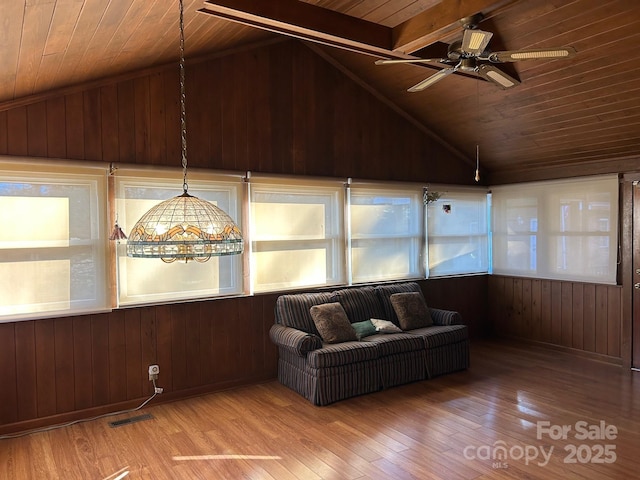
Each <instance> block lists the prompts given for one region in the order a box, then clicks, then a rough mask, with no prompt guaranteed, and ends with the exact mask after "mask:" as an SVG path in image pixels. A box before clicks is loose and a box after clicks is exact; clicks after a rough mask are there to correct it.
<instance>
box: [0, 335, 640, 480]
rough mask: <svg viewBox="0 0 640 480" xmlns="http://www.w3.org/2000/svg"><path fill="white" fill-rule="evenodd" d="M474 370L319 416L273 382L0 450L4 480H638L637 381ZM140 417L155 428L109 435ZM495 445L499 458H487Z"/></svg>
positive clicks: (598, 372)
mask: <svg viewBox="0 0 640 480" xmlns="http://www.w3.org/2000/svg"><path fill="white" fill-rule="evenodd" d="M471 358H472V367H471V369H470V370H468V371H466V372H460V373H456V374H453V375H448V376H445V377H440V378H437V379H433V380H429V381H424V382H418V383H414V384H410V385H405V386H401V387H396V388H392V389H389V390H385V391H382V392H378V393H375V394H371V395H366V396H362V397H357V398H353V399H349V400H346V401H342V402H339V403H336V404H333V405H330V406H328V407H314V406H312V405H311V404H310V403H308V402H307V401H306V400H304V399H303V398H302V397H300V396H298V395H297V394H295V393H294V392H292V391H290V390H288V389H287V388H285V387H283V386H281V385H280V384H279V383H277V382H276V381H271V382H267V383H264V384H259V385H253V386H249V387H243V388H238V389H234V390H229V391H226V392H220V393H215V394H210V395H206V396H202V397H198V398H193V399H188V400H183V401H179V402H175V403H166V404H160V405H155V406H153V405H152V404H150V405H148V406H147V407H145V408H144V409H142V410H141V411H139V412H135V413H130V414H126V415H121V416H119V417H110V418H107V419H100V420H95V421H91V422H86V423H81V424H77V425H73V426H70V427H65V428H62V429H57V430H52V431H48V432H41V433H35V434H31V435H28V436H23V437H19V438H13V439H4V440H0V478H2V479H19V480H23V479H56V478H61V479H62V478H64V479H83V480H86V479H126V480H130V479H154V480H155V479H182V478H186V479H278V480H280V479H285V480H286V479H304V480H308V479H367V478H370V479H387V478H389V479H391V478H393V479H481V478H484V479H488V478H492V479H493V478H497V479H514V478H527V479H548V478H563V479H568V478H581V479H599V480H600V479H617V478H636V477H637V475H638V471H640V456H638V452H639V451H640V433H639V432H640V415H639V414H640V373H633V372H629V371H625V370H623V369H622V368H621V367H619V366H615V365H610V364H606V363H600V362H596V361H593V360H590V359H585V358H582V357H578V356H573V355H570V354H567V353H564V352H558V351H554V350H547V349H543V348H539V347H535V346H529V345H517V346H510V345H509V344H505V343H497V342H496V343H494V342H475V343H474V344H473V345H472V357H471ZM142 413H149V414H151V415H152V416H153V418H152V419H149V420H145V421H140V422H136V423H131V424H128V425H123V426H120V427H115V428H113V427H110V426H109V422H112V421H114V420H117V419H118V418H128V417H135V416H137V415H140V414H142ZM544 422H547V423H544ZM579 422H583V423H579ZM602 422H604V424H603V423H602ZM563 425H567V426H569V428H570V430H569V431H566V429H565V431H566V438H558V437H557V436H555V434H556V433H558V432H560V431H561V426H563ZM603 425H604V428H602V426H603ZM545 426H546V427H547V428H546V429H544V427H545ZM585 431H586V432H587V433H589V438H587V439H582V438H581V435H582V433H584V432H585ZM614 431H615V432H614ZM553 437H555V438H553ZM593 437H598V438H593ZM605 437H608V438H605ZM614 437H615V438H614ZM500 446H502V447H505V451H506V456H505V457H504V458H503V459H502V460H499V459H493V458H487V457H491V454H492V453H494V452H499V451H500V450H499V448H498V447H500ZM549 452H551V453H550V454H549ZM543 454H544V455H547V456H548V458H547V457H543ZM527 455H528V457H527ZM534 455H535V458H534ZM572 460H573V461H575V463H569V462H571V461H572Z"/></svg>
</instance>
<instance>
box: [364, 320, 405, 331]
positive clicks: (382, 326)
mask: <svg viewBox="0 0 640 480" xmlns="http://www.w3.org/2000/svg"><path fill="white" fill-rule="evenodd" d="M371 323H373V326H374V327H376V332H378V333H402V329H401V328H400V327H398V326H397V325H396V324H395V323H392V322H390V321H389V320H381V319H379V318H372V319H371Z"/></svg>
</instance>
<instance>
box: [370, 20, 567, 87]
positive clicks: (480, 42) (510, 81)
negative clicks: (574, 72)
mask: <svg viewBox="0 0 640 480" xmlns="http://www.w3.org/2000/svg"><path fill="white" fill-rule="evenodd" d="M483 18H484V15H482V13H478V14H476V15H472V16H470V17H465V18H463V19H461V20H460V23H461V24H462V27H463V29H464V34H463V37H462V40H461V41H456V42H454V43H452V44H451V45H449V48H448V51H447V58H416V59H399V60H391V59H389V60H377V61H376V62H375V63H376V65H388V64H392V63H439V64H442V65H447V67H446V68H443V69H442V70H440V71H438V72H436V73H434V74H433V75H431V76H430V77H427V78H425V79H424V80H422V81H421V82H419V83H417V84H416V85H414V86H413V87H411V88H409V89H408V91H409V92H419V91H421V90H424V89H425V88H427V87H430V86H431V85H433V84H434V83H436V82H438V81H440V80H442V79H443V78H444V77H446V76H448V75H450V74H452V73H454V72H463V73H470V74H476V75H479V76H481V77H482V78H484V79H485V80H488V81H490V82H491V83H493V84H494V85H496V86H498V87H500V88H502V89H507V88H511V87H515V86H516V85H519V84H520V82H519V81H518V80H516V79H515V78H513V77H512V76H511V75H508V74H507V73H505V72H503V71H502V70H500V69H499V68H497V67H496V66H495V65H494V64H497V63H506V62H519V61H522V60H536V59H556V58H568V57H571V56H573V55H575V53H576V51H575V49H574V48H573V47H560V48H550V49H534V50H506V51H502V52H492V51H491V50H489V49H487V45H488V44H489V40H491V37H492V36H493V33H491V32H485V31H483V30H478V29H477V27H478V23H480V22H481V21H482V20H483Z"/></svg>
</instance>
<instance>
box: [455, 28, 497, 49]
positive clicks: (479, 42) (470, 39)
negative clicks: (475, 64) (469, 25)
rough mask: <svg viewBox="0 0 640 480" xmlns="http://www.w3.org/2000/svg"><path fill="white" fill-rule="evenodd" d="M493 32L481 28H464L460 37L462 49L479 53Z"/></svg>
mask: <svg viewBox="0 0 640 480" xmlns="http://www.w3.org/2000/svg"><path fill="white" fill-rule="evenodd" d="M491 37H493V33H491V32H485V31H483V30H465V32H464V35H463V37H462V51H463V52H466V53H472V54H476V55H479V54H481V53H482V52H484V51H485V49H486V48H487V45H488V44H489V40H491Z"/></svg>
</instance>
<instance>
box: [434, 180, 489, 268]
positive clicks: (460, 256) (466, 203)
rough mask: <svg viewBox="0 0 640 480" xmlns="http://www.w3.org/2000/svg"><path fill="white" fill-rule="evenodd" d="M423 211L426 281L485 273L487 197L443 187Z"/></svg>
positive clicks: (487, 246) (486, 259)
mask: <svg viewBox="0 0 640 480" xmlns="http://www.w3.org/2000/svg"><path fill="white" fill-rule="evenodd" d="M442 189H443V190H445V191H444V192H443V194H442V196H441V197H440V199H439V200H438V201H437V202H432V203H430V204H429V206H428V207H427V230H428V233H427V239H428V243H429V277H439V276H446V275H462V274H472V273H487V272H488V271H489V242H488V230H489V226H488V220H487V217H488V215H487V193H486V191H481V190H463V189H456V188H455V187H454V188H450V187H443V188H442Z"/></svg>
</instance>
